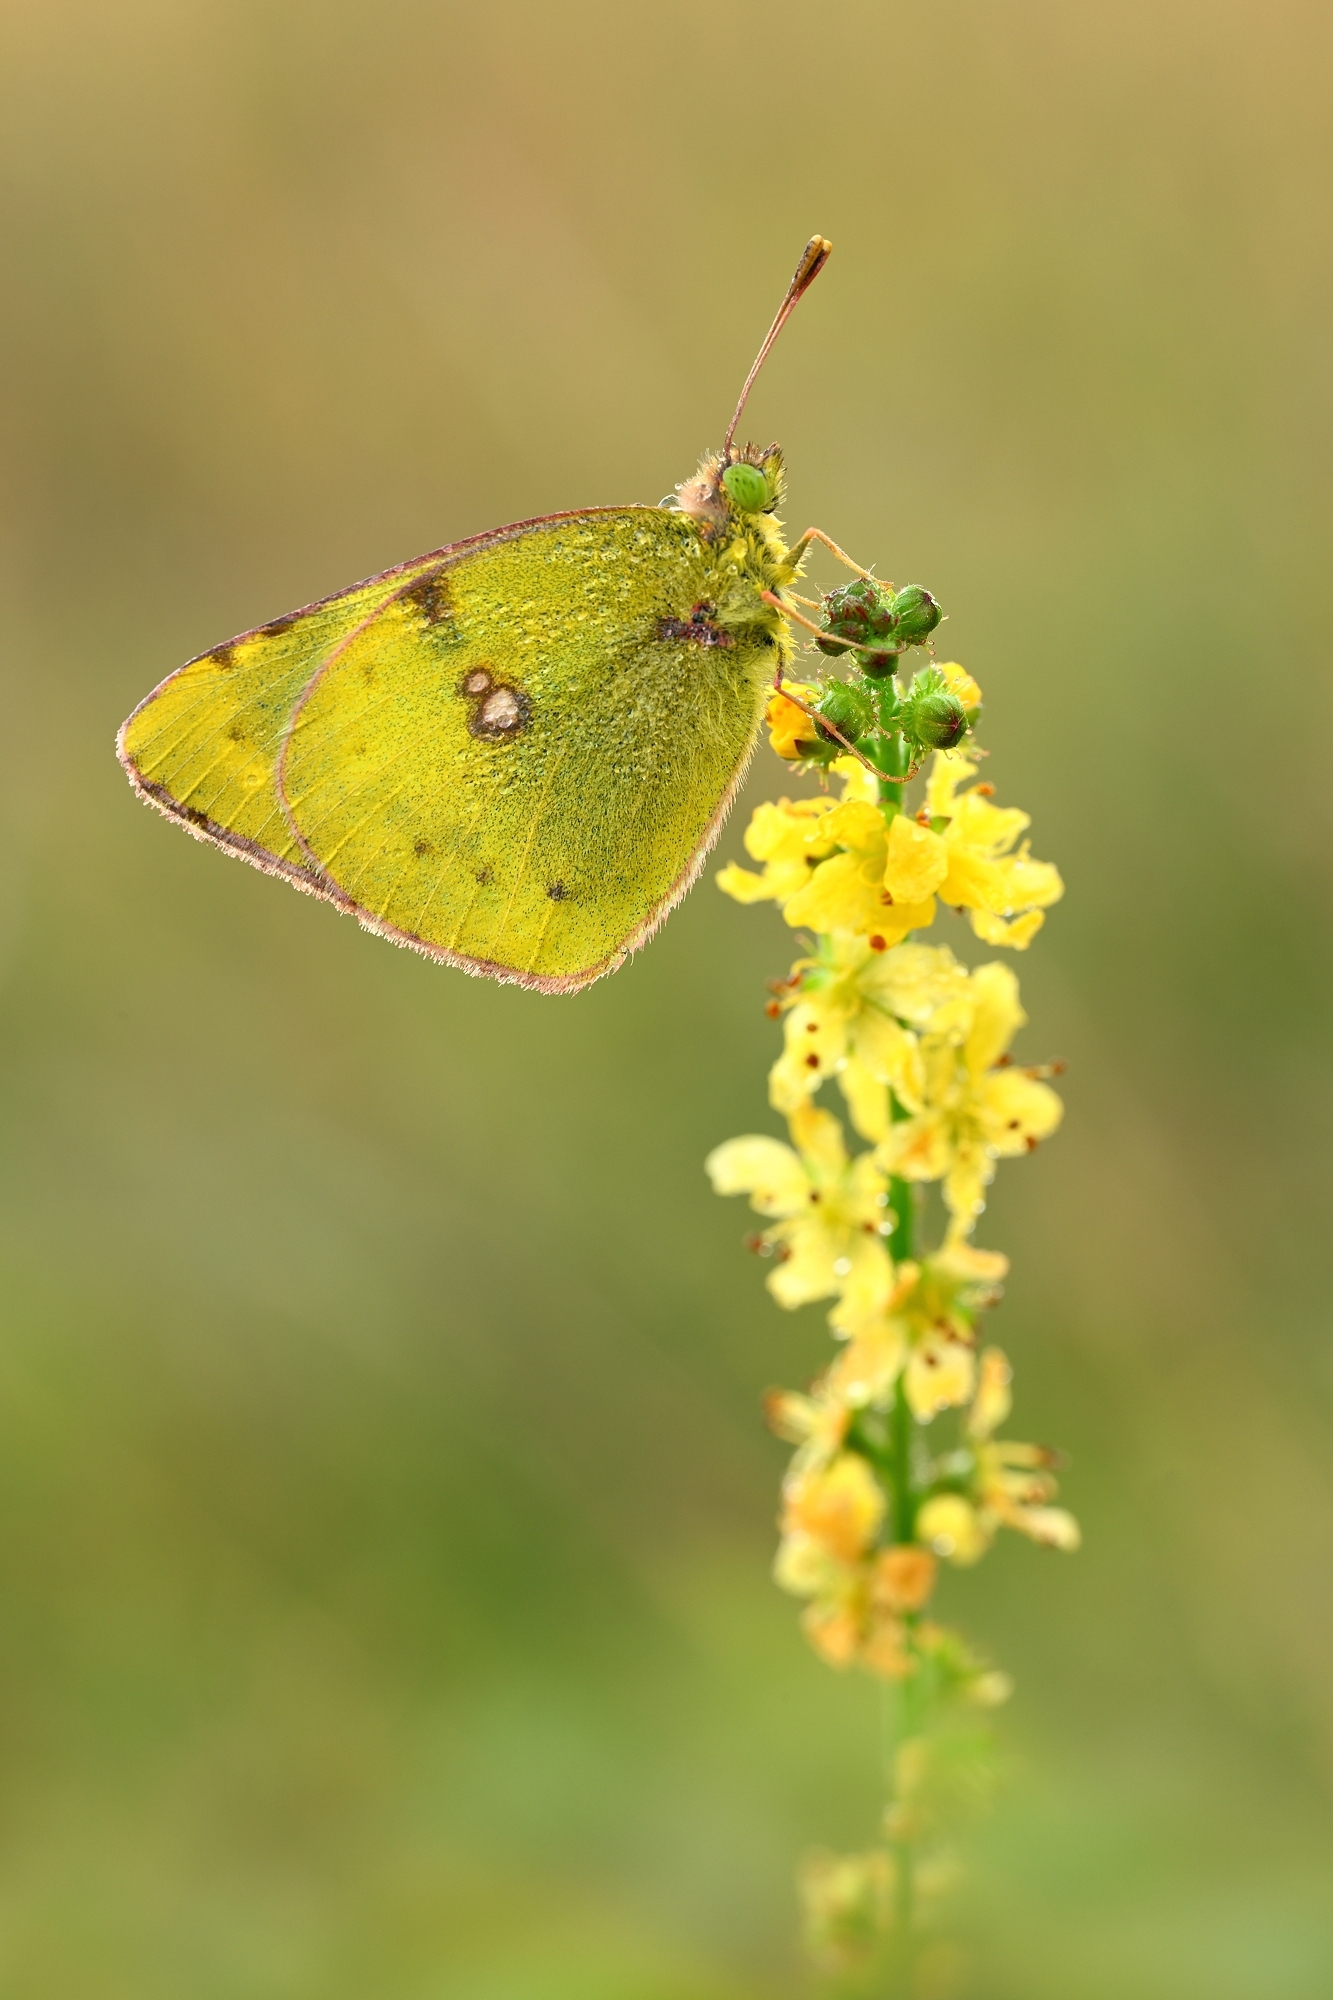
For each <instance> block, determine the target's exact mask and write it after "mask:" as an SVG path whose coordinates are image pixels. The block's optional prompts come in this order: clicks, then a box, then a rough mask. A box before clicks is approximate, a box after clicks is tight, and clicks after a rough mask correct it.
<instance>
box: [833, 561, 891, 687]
mask: <svg viewBox="0 0 1333 2000" xmlns="http://www.w3.org/2000/svg"><path fill="white" fill-rule="evenodd" d="M894 603H895V600H894V597H893V593H892V591H890V590H886V589H885V587H884V585H883V584H882V583H876V581H875V579H874V577H873V576H863V577H858V578H857V579H856V582H855V583H847V584H844V585H843V587H842V589H841V590H831V591H830V592H829V594H828V596H827V597H826V598H825V599H824V622H825V624H826V626H827V628H828V637H827V638H821V639H819V640H817V642H816V643H817V645H818V646H819V650H820V651H821V652H822V653H832V654H838V653H845V652H846V651H847V650H848V649H849V648H853V649H854V650H855V652H856V663H857V665H858V666H859V667H860V668H861V670H862V672H863V673H867V674H869V675H871V677H872V678H874V677H876V676H878V675H882V674H891V673H892V672H893V669H894V664H895V662H896V660H897V656H898V654H899V653H900V652H901V650H902V645H903V641H902V640H901V639H900V637H899V635H898V632H897V625H898V615H897V612H896V611H895V609H894ZM876 640H879V641H881V642H884V644H883V650H881V649H880V647H878V646H876V644H875V641H876Z"/></svg>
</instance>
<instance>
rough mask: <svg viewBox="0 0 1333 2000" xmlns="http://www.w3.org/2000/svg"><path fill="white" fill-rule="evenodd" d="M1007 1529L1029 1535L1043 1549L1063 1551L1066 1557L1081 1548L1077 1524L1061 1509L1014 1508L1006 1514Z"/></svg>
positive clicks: (1070, 1515) (1081, 1540)
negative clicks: (1015, 1529)
mask: <svg viewBox="0 0 1333 2000" xmlns="http://www.w3.org/2000/svg"><path fill="white" fill-rule="evenodd" d="M1005 1520H1006V1522H1007V1524H1008V1526H1009V1527H1011V1528H1017V1529H1019V1531H1020V1532H1021V1533H1022V1534H1025V1535H1030V1536H1031V1537H1032V1540H1033V1541H1034V1542H1040V1543H1041V1545H1042V1546H1043V1548H1048V1549H1063V1550H1064V1552H1065V1553H1066V1555H1072V1554H1073V1553H1074V1550H1075V1549H1077V1548H1079V1547H1081V1546H1082V1542H1083V1536H1082V1534H1081V1533H1080V1531H1079V1525H1078V1522H1077V1521H1076V1520H1075V1519H1074V1517H1073V1515H1072V1514H1070V1513H1068V1512H1067V1511H1066V1510H1065V1509H1064V1508H1063V1507H1015V1508H1014V1509H1013V1510H1012V1512H1010V1513H1008V1514H1006V1516H1005Z"/></svg>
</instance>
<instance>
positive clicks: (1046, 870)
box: [888, 751, 1064, 951]
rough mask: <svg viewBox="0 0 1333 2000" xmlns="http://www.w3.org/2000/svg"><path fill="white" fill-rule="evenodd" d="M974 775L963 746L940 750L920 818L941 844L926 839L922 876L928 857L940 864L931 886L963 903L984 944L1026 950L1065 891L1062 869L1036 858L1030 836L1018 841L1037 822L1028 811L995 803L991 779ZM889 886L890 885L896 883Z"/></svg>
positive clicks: (952, 900)
mask: <svg viewBox="0 0 1333 2000" xmlns="http://www.w3.org/2000/svg"><path fill="white" fill-rule="evenodd" d="M975 775H976V763H975V760H974V759H973V758H972V757H969V756H967V755H966V754H964V753H960V752H958V751H950V752H940V753H939V754H938V755H937V756H936V758H935V762H934V766H933V768H932V770H931V774H930V777H929V779H928V781H927V784H926V806H925V811H924V813H923V814H922V816H921V817H922V819H923V820H925V821H927V822H928V824H927V825H926V826H923V828H922V831H923V832H929V833H930V835H931V838H932V840H935V841H938V843H939V845H938V847H937V848H933V849H928V848H927V846H926V845H925V844H924V843H923V844H922V855H923V860H922V862H921V864H920V866H919V868H918V873H917V876H916V877H915V878H914V879H916V880H921V879H925V874H923V873H922V871H923V870H925V871H926V874H928V872H929V870H927V869H926V863H925V860H924V856H925V854H926V853H927V852H929V853H931V854H932V855H933V856H934V859H933V861H932V862H931V864H930V866H931V867H939V869H940V873H939V876H938V879H937V880H936V881H935V882H934V883H933V885H932V886H933V887H934V889H935V890H936V892H937V893H938V895H939V897H940V900H941V901H942V902H945V903H948V904H950V905H952V907H953V908H954V909H965V910H966V911H967V912H968V915H969V918H970V920H971V924H972V928H973V930H974V931H975V932H976V934H977V936H978V937H979V938H980V939H981V940H982V942H983V943H985V944H1003V945H1009V946H1011V947H1012V948H1013V949H1014V950H1015V951H1024V950H1026V948H1027V947H1028V945H1030V944H1031V942H1032V940H1033V938H1034V937H1035V936H1036V934H1037V932H1038V931H1039V930H1040V929H1041V926H1042V924H1043V922H1044V921H1045V918H1044V916H1043V914H1042V913H1043V911H1044V910H1046V909H1047V908H1048V907H1049V905H1050V904H1052V903H1056V902H1058V901H1059V900H1060V897H1061V896H1062V895H1063V894H1064V884H1063V882H1062V881H1061V880H1060V875H1059V872H1058V870H1057V869H1055V868H1053V867H1052V866H1051V864H1050V862H1048V861H1034V860H1033V859H1032V857H1031V855H1030V854H1029V852H1028V844H1027V842H1026V841H1024V843H1023V845H1022V847H1021V848H1019V850H1018V852H1017V853H1016V854H1015V853H1012V852H1011V851H1010V850H1011V849H1012V848H1013V845H1014V842H1015V841H1016V840H1017V839H1018V837H1019V835H1020V834H1021V833H1023V832H1024V831H1025V830H1026V829H1027V827H1028V826H1029V825H1030V824H1031V822H1030V820H1029V817H1028V815H1027V813H1025V812H1019V811H1018V810H1017V808H1015V807H1013V806H1009V807H1005V808H1001V807H999V806H993V805H992V804H991V803H990V793H991V790H992V787H991V786H990V785H971V786H968V788H967V789H965V790H964V789H961V788H962V787H964V786H966V785H967V781H968V780H969V779H971V778H973V777H975ZM888 886H889V887H890V888H891V889H892V888H893V886H894V885H893V883H892V881H889V883H888Z"/></svg>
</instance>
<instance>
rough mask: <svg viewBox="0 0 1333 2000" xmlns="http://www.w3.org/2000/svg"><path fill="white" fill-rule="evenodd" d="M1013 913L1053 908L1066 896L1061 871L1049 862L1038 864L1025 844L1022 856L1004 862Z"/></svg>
mask: <svg viewBox="0 0 1333 2000" xmlns="http://www.w3.org/2000/svg"><path fill="white" fill-rule="evenodd" d="M1004 872H1005V876H1006V880H1007V885H1008V890H1009V908H1010V909H1011V910H1035V909H1043V910H1044V909H1049V907H1050V905H1051V904H1052V903H1058V902H1059V900H1060V898H1061V896H1063V895H1064V893H1065V885H1064V883H1063V881H1062V880H1061V877H1060V870H1059V869H1058V868H1055V867H1053V866H1052V864H1051V863H1050V862H1049V861H1034V860H1033V859H1032V858H1031V856H1030V855H1029V854H1028V852H1027V843H1026V842H1024V845H1023V852H1022V853H1021V854H1011V855H1010V856H1009V858H1008V860H1007V861H1006V862H1005V863H1004Z"/></svg>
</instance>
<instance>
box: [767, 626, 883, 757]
mask: <svg viewBox="0 0 1333 2000" xmlns="http://www.w3.org/2000/svg"><path fill="white" fill-rule="evenodd" d="M765 594H766V595H767V593H765ZM773 601H774V602H776V599H775V600H773ZM773 692H774V693H775V694H780V695H781V696H782V699H783V700H784V701H789V702H791V703H792V705H793V707H795V708H799V709H800V711H801V713H802V715H808V716H809V718H810V720H811V721H812V722H813V723H814V724H815V725H816V727H817V728H819V729H823V730H826V731H827V732H828V734H829V735H830V736H831V737H833V738H834V740H835V742H838V743H841V745H842V747H843V749H844V750H845V751H846V752H847V754H848V756H849V757H855V759H856V761H857V763H858V764H864V765H865V767H866V769H867V771H869V773H870V775H871V777H872V778H875V779H876V780H878V779H879V778H881V777H882V776H883V773H882V772H881V771H877V770H876V769H875V767H874V765H873V764H872V763H871V761H870V759H869V758H868V757H865V756H862V754H861V752H860V751H859V750H858V749H857V747H856V745H855V744H854V743H849V742H848V741H847V738H846V737H845V736H844V735H843V733H842V731H841V730H840V729H839V728H837V727H836V725H835V724H833V723H832V722H830V721H829V719H828V717H827V716H826V715H820V714H819V713H818V712H817V711H816V710H815V709H813V708H811V707H810V705H809V704H808V703H807V702H804V701H802V700H801V697H800V696H799V695H797V694H793V693H792V691H791V689H790V688H789V687H788V685H787V683H786V682H785V681H784V680H783V678H782V668H781V667H778V668H777V669H776V670H775V672H774V675H773Z"/></svg>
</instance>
